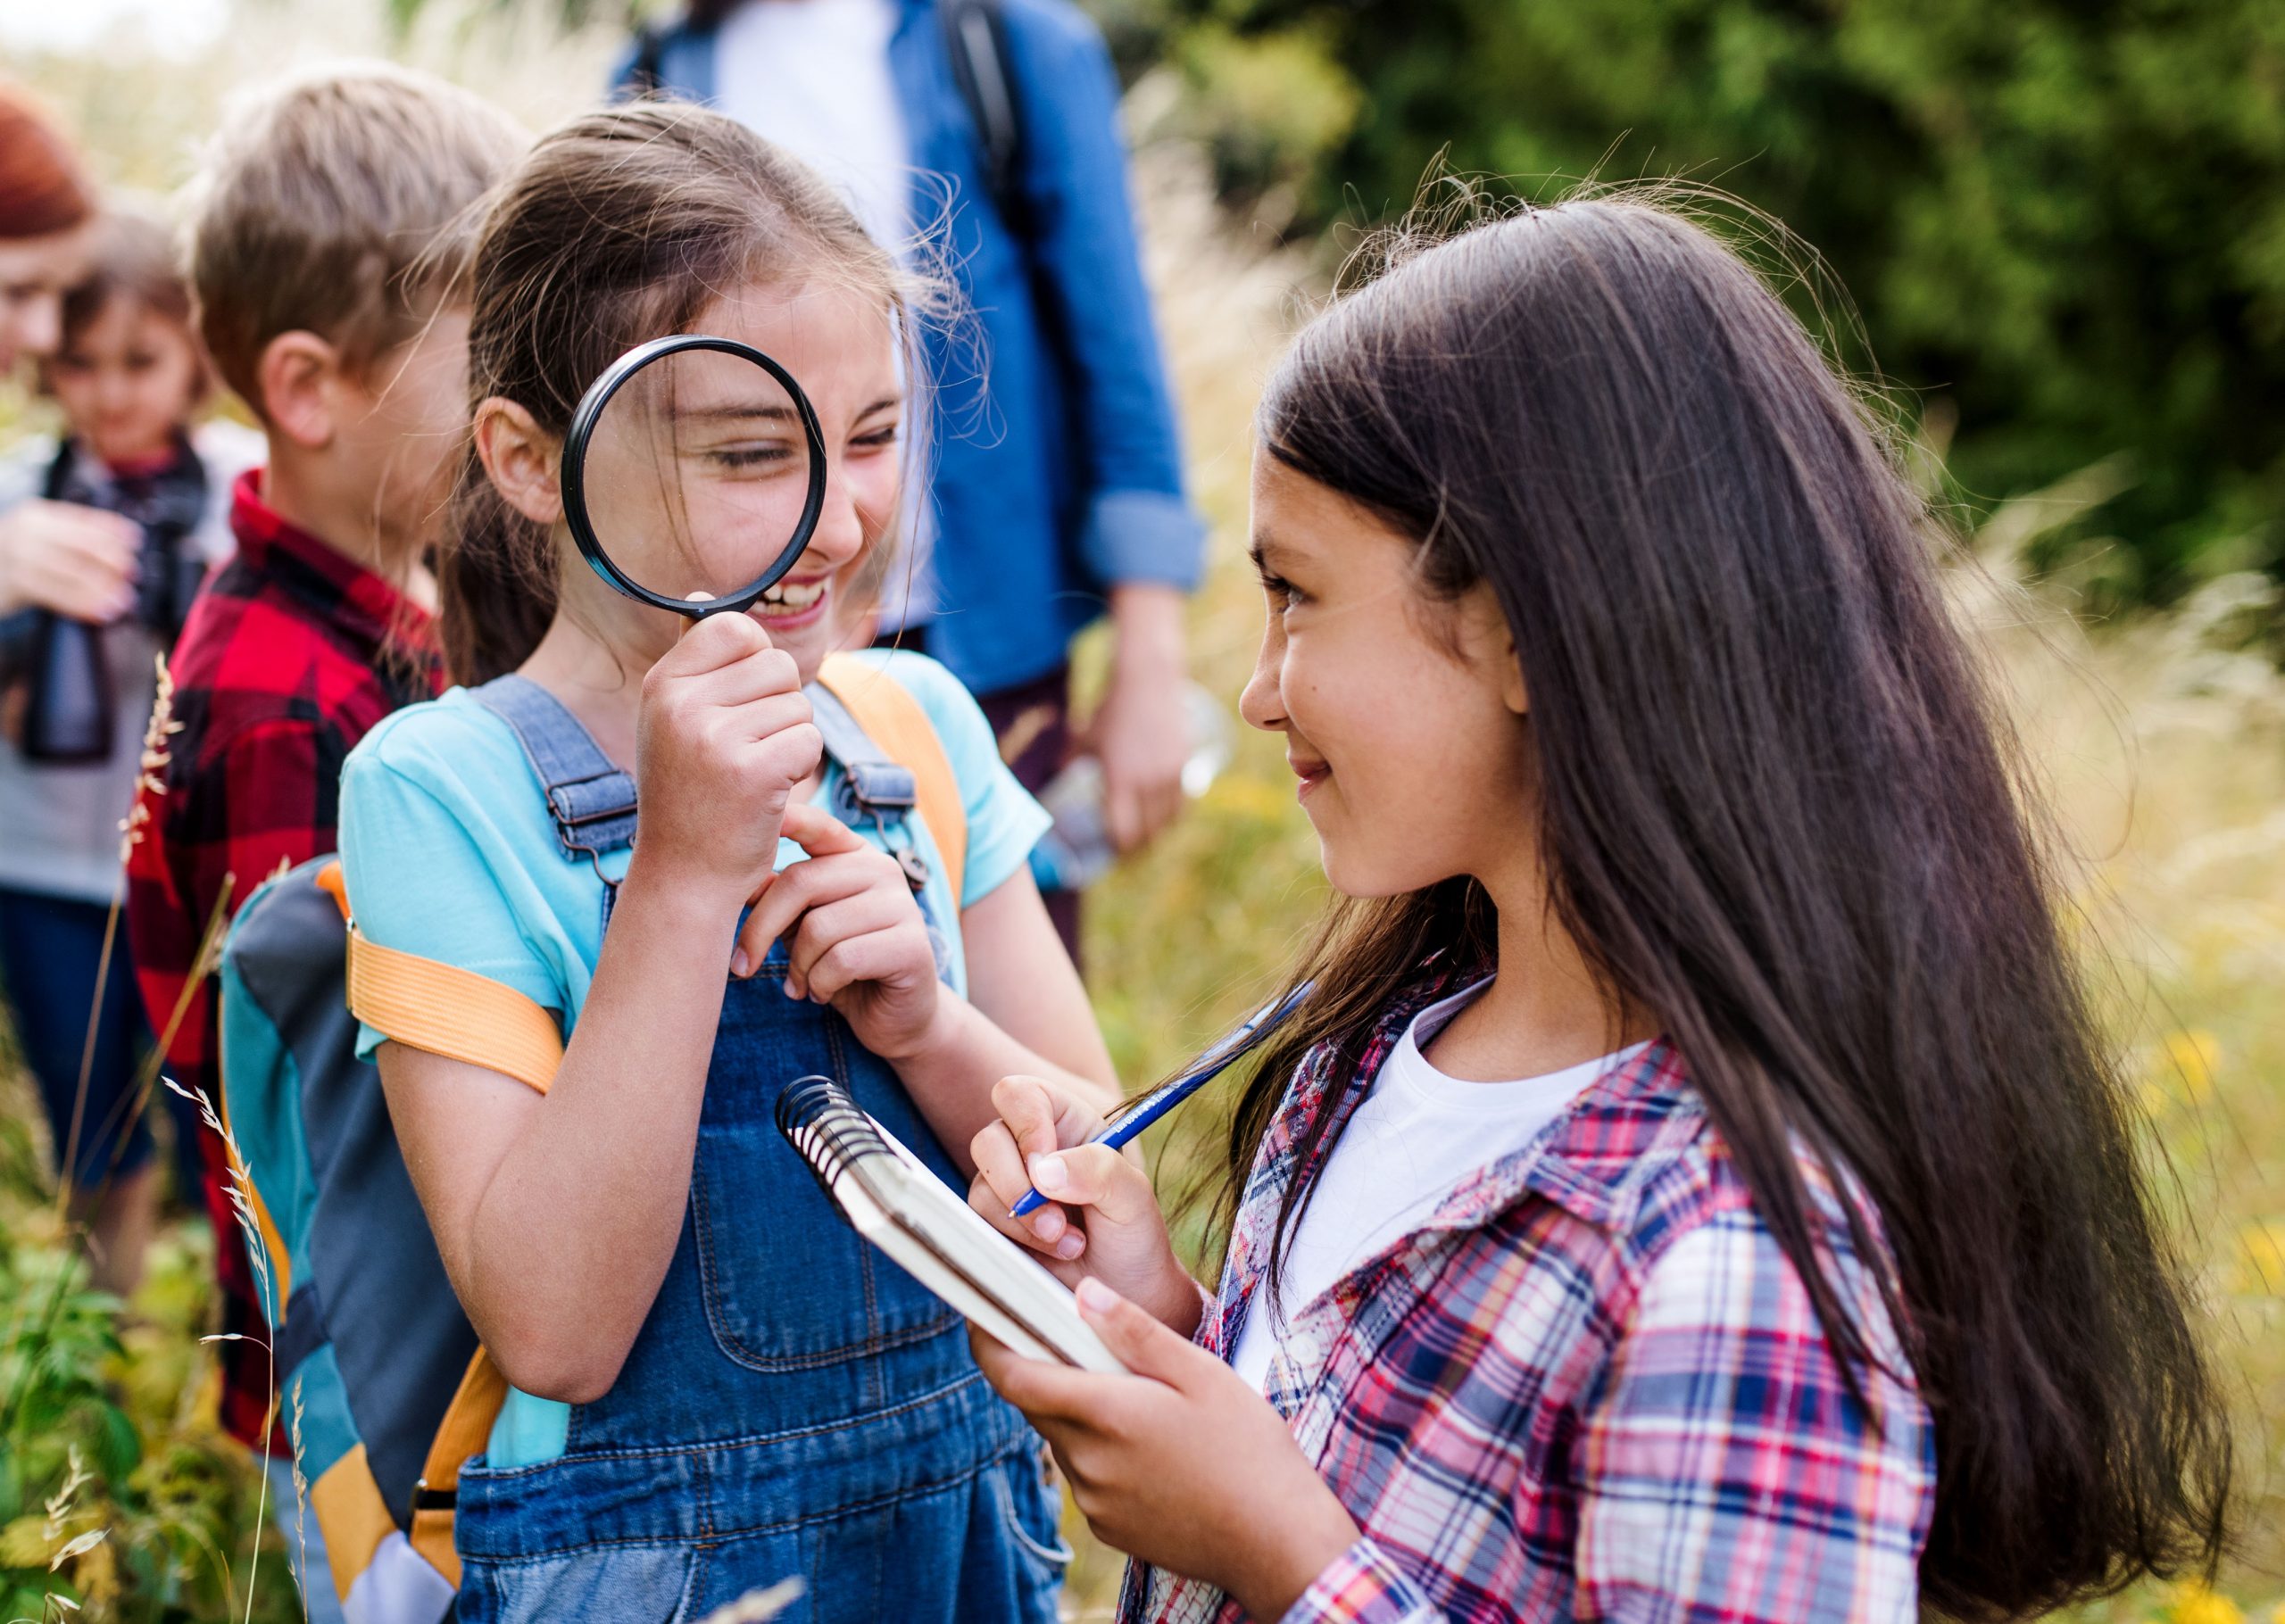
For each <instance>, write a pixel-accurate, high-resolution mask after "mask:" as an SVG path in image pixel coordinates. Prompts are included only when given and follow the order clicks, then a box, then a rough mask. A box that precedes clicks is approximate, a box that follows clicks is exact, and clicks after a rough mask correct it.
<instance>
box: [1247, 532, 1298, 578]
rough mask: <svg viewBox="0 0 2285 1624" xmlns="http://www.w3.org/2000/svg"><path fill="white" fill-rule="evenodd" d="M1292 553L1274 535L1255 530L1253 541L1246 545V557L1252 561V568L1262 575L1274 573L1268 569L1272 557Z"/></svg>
mask: <svg viewBox="0 0 2285 1624" xmlns="http://www.w3.org/2000/svg"><path fill="white" fill-rule="evenodd" d="M1291 551H1292V549H1291V548H1290V547H1288V546H1286V545H1285V543H1284V542H1283V541H1282V540H1280V539H1279V538H1278V537H1277V536H1276V535H1275V534H1272V533H1271V532H1269V531H1267V530H1259V529H1257V530H1256V531H1255V532H1254V534H1253V539H1252V540H1251V542H1249V543H1247V544H1246V557H1247V558H1249V559H1252V560H1253V567H1254V568H1256V569H1257V570H1259V571H1260V572H1261V573H1262V574H1263V575H1274V574H1275V573H1276V572H1275V570H1273V569H1272V568H1270V565H1271V562H1272V558H1273V555H1275V554H1277V553H1290V552H1291Z"/></svg>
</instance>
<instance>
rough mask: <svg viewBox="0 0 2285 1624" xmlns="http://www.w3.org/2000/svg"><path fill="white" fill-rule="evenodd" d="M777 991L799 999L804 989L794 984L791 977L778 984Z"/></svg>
mask: <svg viewBox="0 0 2285 1624" xmlns="http://www.w3.org/2000/svg"><path fill="white" fill-rule="evenodd" d="M777 990H779V991H780V992H783V993H784V994H785V996H786V997H787V998H800V997H801V996H802V989H801V988H800V986H798V985H797V984H796V983H795V982H794V978H793V977H792V976H790V975H789V976H787V977H786V978H785V980H784V981H782V982H778V983H777Z"/></svg>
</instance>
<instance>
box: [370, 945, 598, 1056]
mask: <svg viewBox="0 0 2285 1624" xmlns="http://www.w3.org/2000/svg"><path fill="white" fill-rule="evenodd" d="M349 1007H350V1009H351V1011H352V1012H353V1014H354V1015H356V1016H357V1018H358V1019H359V1020H361V1021H362V1022H364V1023H366V1024H367V1025H368V1026H370V1027H373V1028H374V1029H375V1030H377V1031H379V1032H386V1033H388V1035H389V1036H390V1037H391V1038H393V1039H395V1040H396V1041H397V1042H399V1043H403V1044H406V1045H409V1046H410V1047H411V1048H419V1049H426V1050H428V1053H430V1054H432V1055H442V1056H445V1058H447V1059H450V1060H465V1061H467V1062H469V1064H470V1065H481V1066H488V1067H489V1068H491V1069H492V1070H493V1071H495V1072H500V1073H504V1074H506V1075H508V1076H510V1077H513V1078H514V1079H515V1080H516V1081H518V1082H520V1083H524V1084H526V1085H528V1087H530V1088H532V1089H534V1090H536V1091H538V1092H539V1093H542V1094H544V1093H546V1092H547V1087H548V1084H549V1083H550V1082H552V1081H554V1079H555V1068H556V1067H557V1066H559V1065H561V1064H562V1063H563V1034H562V1033H561V1032H560V1031H558V1030H557V1028H556V1024H555V1017H554V1016H553V1015H550V1014H548V1012H547V1011H546V1010H544V1009H543V1008H541V1007H539V1006H538V1005H537V1004H535V1003H534V1002H532V1000H531V999H529V998H526V997H525V996H524V995H523V994H522V993H520V992H519V991H517V990H515V989H514V988H513V987H506V986H503V985H502V984H501V983H500V982H495V981H493V980H491V979H490V978H488V977H486V976H481V975H478V974H476V973H475V972H474V971H472V970H463V969H461V967H460V966H459V965H447V964H443V963H440V962H439V961H437V960H436V959H433V958H422V957H420V956H419V955H418V954H413V953H406V952H403V951H401V950H400V949H395V948H385V947H383V946H382V945H381V944H380V943H378V942H377V941H369V940H366V938H365V936H364V934H363V932H360V931H359V930H358V929H357V927H356V925H355V924H351V925H350V927H349Z"/></svg>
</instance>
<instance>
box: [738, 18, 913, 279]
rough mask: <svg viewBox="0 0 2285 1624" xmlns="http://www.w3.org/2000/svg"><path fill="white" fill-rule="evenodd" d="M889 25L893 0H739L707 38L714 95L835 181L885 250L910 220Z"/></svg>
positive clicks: (908, 231) (908, 158) (908, 160)
mask: <svg viewBox="0 0 2285 1624" xmlns="http://www.w3.org/2000/svg"><path fill="white" fill-rule="evenodd" d="M896 25H897V7H896V4H895V0H746V4H744V5H741V6H739V7H738V8H737V9H736V10H735V11H733V12H731V13H730V14H729V15H728V16H727V17H726V18H724V19H723V20H722V27H721V31H720V32H719V33H718V34H717V35H716V36H715V43H714V93H715V94H714V99H715V104H716V105H717V106H719V108H720V109H721V110H722V111H723V112H726V113H727V114H728V115H729V116H730V117H732V118H734V119H735V120H738V122H739V123H741V124H744V126H745V127H746V128H749V129H751V130H752V131H753V132H754V133H755V134H756V135H759V136H760V137H763V138H764V139H766V140H769V141H774V142H776V143H777V145H780V146H782V147H784V148H785V149H786V150H787V151H788V152H790V153H793V154H794V156H795V157H797V158H799V159H801V160H802V162H804V163H807V164H808V165H809V166H810V168H811V169H814V170H817V171H818V173H819V174H821V175H823V176H824V177H825V178H827V179H828V180H830V181H832V182H833V183H834V184H835V186H839V187H840V188H841V189H842V193H843V195H844V196H846V197H847V198H848V200H849V203H850V206H851V207H852V208H853V209H855V210H856V211H857V218H858V219H859V220H861V221H862V222H863V223H864V227H865V229H866V230H867V231H868V232H869V233H870V234H871V235H872V237H873V240H874V241H875V242H877V243H879V244H882V245H883V246H884V247H885V248H888V249H890V250H891V251H892V252H893V251H895V250H896V249H898V248H900V247H901V246H902V244H903V243H904V241H905V239H906V238H907V237H909V236H911V235H912V225H913V222H912V201H911V199H912V147H911V144H910V141H909V139H908V138H907V136H906V132H905V125H904V108H903V106H902V104H901V103H899V102H898V100H897V95H896V83H895V80H894V79H892V78H891V77H890V75H889V39H890V37H891V36H893V34H894V33H895V32H896Z"/></svg>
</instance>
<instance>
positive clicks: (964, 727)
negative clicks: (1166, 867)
mask: <svg viewBox="0 0 2285 1624" xmlns="http://www.w3.org/2000/svg"><path fill="white" fill-rule="evenodd" d="M887 668H888V670H889V671H890V672H891V673H892V674H893V675H894V676H895V677H896V679H897V680H898V681H899V682H901V683H902V684H904V686H905V690H906V692H909V693H910V694H911V695H912V697H913V698H914V699H916V700H919V701H920V708H922V709H923V710H925V711H926V712H927V713H928V720H929V721H930V722H931V723H932V724H934V725H935V729H936V737H937V739H938V741H939V742H941V743H942V744H943V747H944V754H945V756H946V757H947V758H949V759H950V760H951V766H952V776H953V777H954V778H956V779H958V780H959V781H960V802H961V805H962V807H963V808H965V810H966V811H967V813H968V873H967V878H966V880H965V882H963V885H962V891H963V893H964V894H963V895H962V896H961V898H960V907H962V908H963V909H966V908H971V907H975V906H976V904H977V903H979V902H981V901H983V900H984V899H985V898H986V897H988V896H990V895H991V894H992V893H993V891H998V890H999V889H1000V887H1001V885H1003V884H1005V883H1006V882H1007V881H1008V879H1009V878H1010V876H1011V875H1012V874H1014V873H1015V872H1016V871H1017V870H1018V868H1021V867H1023V866H1025V864H1026V861H1027V860H1028V859H1029V858H1030V857H1031V854H1032V848H1033V847H1034V846H1036V845H1037V844H1039V837H1040V836H1041V835H1043V834H1044V833H1047V826H1048V824H1049V823H1050V822H1051V819H1050V818H1049V817H1048V815H1047V811H1046V809H1045V808H1043V807H1042V806H1041V805H1040V804H1039V802H1038V801H1036V800H1033V799H1032V796H1031V791H1028V790H1026V789H1025V788H1024V786H1023V785H1022V784H1020V783H1018V782H1017V781H1016V775H1015V774H1014V773H1012V772H1010V771H1009V769H1008V764H1007V763H1006V762H1004V761H1002V760H1001V759H1000V741H999V740H998V739H997V738H996V737H994V736H993V732H992V724H991V723H990V722H988V721H986V720H985V716H984V711H983V709H982V708H980V707H978V706H977V704H976V700H975V698H974V697H973V696H972V695H971V694H970V693H969V692H968V690H967V689H966V688H964V687H962V686H961V685H960V679H959V678H958V677H956V676H954V675H952V674H951V672H949V671H947V670H945V669H944V667H942V666H940V665H938V664H937V663H936V662H935V660H933V659H928V658H927V657H926V656H925V655H920V654H913V653H910V652H899V653H897V654H895V655H893V656H892V657H891V659H890V663H889V665H888V667H887Z"/></svg>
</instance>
